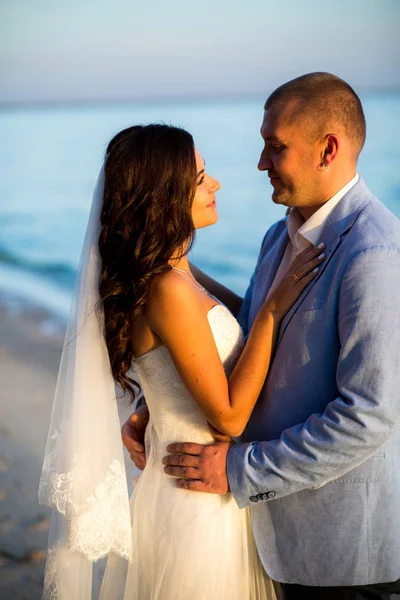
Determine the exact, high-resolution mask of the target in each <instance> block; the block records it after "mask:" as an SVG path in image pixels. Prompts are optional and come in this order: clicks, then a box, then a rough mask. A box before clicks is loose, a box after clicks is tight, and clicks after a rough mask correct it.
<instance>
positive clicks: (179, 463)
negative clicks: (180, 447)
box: [162, 454, 200, 468]
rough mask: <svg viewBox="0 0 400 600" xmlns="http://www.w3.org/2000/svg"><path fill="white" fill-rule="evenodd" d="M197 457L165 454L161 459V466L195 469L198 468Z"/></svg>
mask: <svg viewBox="0 0 400 600" xmlns="http://www.w3.org/2000/svg"><path fill="white" fill-rule="evenodd" d="M199 462H200V461H199V457H198V456H193V455H191V454H167V455H166V456H164V457H163V459H162V463H163V465H173V466H175V467H196V468H198V466H199Z"/></svg>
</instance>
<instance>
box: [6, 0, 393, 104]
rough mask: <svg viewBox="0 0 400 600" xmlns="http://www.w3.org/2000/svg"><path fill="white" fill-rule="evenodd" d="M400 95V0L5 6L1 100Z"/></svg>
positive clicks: (39, 0)
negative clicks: (302, 89)
mask: <svg viewBox="0 0 400 600" xmlns="http://www.w3.org/2000/svg"><path fill="white" fill-rule="evenodd" d="M310 71H330V72H332V73H335V74H337V75H339V76H340V77H343V78H344V79H346V80H347V81H349V83H350V84H352V85H353V86H354V87H356V88H357V90H361V89H371V88H372V89H376V88H378V89H379V88H393V89H400V0H331V1H330V2H323V1H322V0H318V1H317V0H201V2H196V0H192V1H189V0H0V103H2V104H7V103H14V102H17V103H19V102H41V101H45V102H48V101H50V102H51V101H62V102H65V101H66V102H68V101H81V100H83V101H86V100H100V101H109V100H130V99H147V98H163V99H164V98H177V97H180V98H181V97H184V98H185V97H207V96H211V97H215V96H250V95H256V94H265V93H266V92H267V91H269V90H272V89H273V88H275V87H276V86H278V85H280V84H281V83H283V82H284V81H287V80H289V79H291V78H293V77H296V76H298V75H300V74H302V73H307V72H310Z"/></svg>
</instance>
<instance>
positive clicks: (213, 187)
mask: <svg viewBox="0 0 400 600" xmlns="http://www.w3.org/2000/svg"><path fill="white" fill-rule="evenodd" d="M220 187H221V184H220V182H219V181H217V180H216V179H214V177H210V190H211V191H212V192H217V191H218V190H219V188H220Z"/></svg>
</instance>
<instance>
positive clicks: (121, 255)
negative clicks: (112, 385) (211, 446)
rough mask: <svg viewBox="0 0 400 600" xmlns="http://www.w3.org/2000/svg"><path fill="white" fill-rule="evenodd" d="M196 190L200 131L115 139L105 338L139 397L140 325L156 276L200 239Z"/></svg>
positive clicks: (110, 153) (104, 281) (128, 388)
mask: <svg viewBox="0 0 400 600" xmlns="http://www.w3.org/2000/svg"><path fill="white" fill-rule="evenodd" d="M195 189H196V160H195V152H194V142H193V138H192V136H191V135H190V134H189V133H188V132H187V131H185V130H184V129H181V128H179V127H172V126H169V125H157V124H155V125H146V126H142V125H137V126H134V127H129V128H128V129H124V130H123V131H121V132H120V133H118V134H117V135H116V136H115V137H114V138H113V139H112V140H111V142H110V143H109V145H108V148H107V154H106V162H105V185H104V200H103V208H102V213H101V226H102V229H101V232H100V236H99V250H100V256H101V259H102V265H101V274H100V281H99V291H100V298H101V300H102V302H103V307H104V316H105V339H106V344H107V348H108V353H109V357H110V362H111V368H112V374H113V377H114V380H115V381H116V382H117V383H118V384H119V385H120V386H121V388H122V390H123V391H124V392H128V393H129V394H130V395H131V396H132V399H134V398H135V395H136V392H140V385H139V384H138V382H136V381H135V380H134V379H133V378H132V377H130V376H129V373H128V372H129V369H130V367H131V364H132V361H133V359H134V354H133V351H132V344H131V340H132V324H133V320H134V319H135V317H137V316H138V315H140V314H142V313H143V312H144V311H145V308H146V300H147V296H148V291H149V286H150V283H151V281H152V279H153V278H154V277H155V276H156V275H159V274H161V273H165V272H167V271H169V270H170V268H171V267H170V265H169V264H168V261H169V260H170V259H171V258H172V257H173V256H174V257H175V256H183V255H184V254H186V253H187V252H188V251H189V249H190V248H191V246H192V244H193V242H194V236H195V229H194V226H193V220H192V216H191V207H192V203H193V199H194V195H195Z"/></svg>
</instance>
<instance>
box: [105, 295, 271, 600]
mask: <svg viewBox="0 0 400 600" xmlns="http://www.w3.org/2000/svg"><path fill="white" fill-rule="evenodd" d="M208 320H209V323H210V327H211V330H212V332H213V335H214V339H215V342H216V345H217V348H218V352H219V355H220V357H221V360H222V362H223V364H224V368H225V370H226V373H227V374H228V375H229V373H230V372H231V370H232V369H233V367H234V365H235V363H236V361H237V359H238V357H239V355H240V352H241V351H242V349H243V345H244V341H243V334H242V331H241V329H240V326H239V324H238V322H237V321H236V319H235V318H234V317H233V316H232V315H231V313H230V312H229V311H228V309H227V308H225V307H224V306H222V305H220V304H218V305H216V306H214V307H213V308H212V309H211V310H210V311H209V313H208ZM135 368H136V370H137V373H138V375H139V377H140V382H141V384H142V389H143V392H144V395H145V398H146V402H147V405H148V407H149V411H150V421H149V424H148V426H147V429H146V439H145V446H146V455H147V465H146V468H145V469H144V471H143V473H142V474H141V476H140V477H139V478H138V480H137V483H136V485H135V488H134V492H133V494H132V496H131V501H130V504H131V514H132V536H133V537H132V546H133V551H132V560H131V561H130V562H129V563H128V562H127V561H125V560H124V559H122V558H120V557H119V556H117V555H111V556H110V557H109V559H108V563H107V568H106V572H105V576H104V579H103V584H102V588H101V594H100V599H101V600H267V599H268V600H271V599H272V598H274V594H273V591H272V586H271V583H270V581H269V580H268V579H267V577H266V576H265V574H264V572H263V569H262V566H261V564H260V562H259V559H258V556H257V551H256V549H255V545H254V542H253V537H252V533H251V526H250V517H249V512H248V510H247V509H245V510H240V509H239V508H238V506H237V504H236V502H235V500H234V499H233V497H232V496H231V495H230V494H227V495H226V496H219V495H216V494H206V493H199V492H190V491H186V490H181V489H179V488H177V487H176V485H175V480H174V478H172V477H169V476H168V475H166V474H165V473H164V470H163V465H162V462H161V461H162V457H163V456H164V455H165V454H166V446H167V444H169V443H170V442H177V441H190V442H197V443H200V444H209V443H212V442H213V438H212V436H211V434H210V432H209V429H208V426H207V422H206V419H205V417H204V415H203V413H202V412H201V410H200V409H199V408H198V406H197V405H196V404H195V402H194V401H193V400H192V398H191V396H190V395H189V393H188V392H187V390H186V388H185V386H184V384H183V382H182V380H181V378H180V376H179V375H178V372H177V371H176V369H175V366H174V364H173V362H172V359H171V356H170V354H169V352H168V350H167V348H166V347H165V346H160V347H158V348H156V349H155V350H152V351H150V352H148V353H147V354H145V355H143V356H141V357H139V358H137V359H136V360H135ZM204 369H207V365H204Z"/></svg>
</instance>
